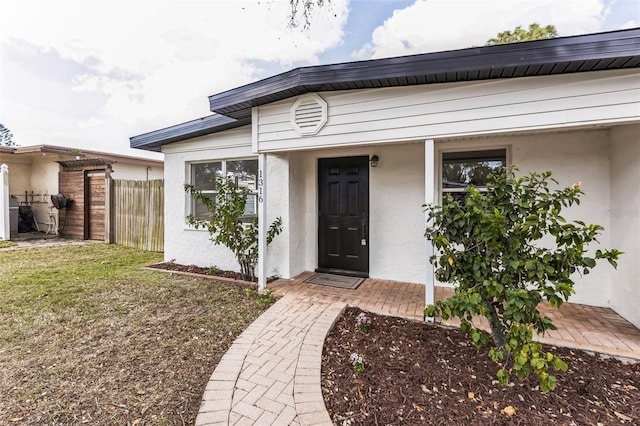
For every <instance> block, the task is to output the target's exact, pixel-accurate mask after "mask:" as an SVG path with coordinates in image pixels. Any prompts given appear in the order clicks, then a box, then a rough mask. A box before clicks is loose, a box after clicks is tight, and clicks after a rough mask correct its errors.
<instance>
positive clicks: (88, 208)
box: [85, 170, 106, 241]
mask: <svg viewBox="0 0 640 426" xmlns="http://www.w3.org/2000/svg"><path fill="white" fill-rule="evenodd" d="M86 173H87V174H86V179H85V182H86V186H87V188H86V191H85V214H86V221H85V224H86V228H85V231H86V236H85V238H86V239H87V240H100V241H104V234H105V232H104V230H105V198H106V197H105V190H106V188H105V179H106V173H105V172H104V171H103V170H100V171H87V172H86Z"/></svg>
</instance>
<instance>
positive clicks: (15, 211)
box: [9, 197, 20, 237]
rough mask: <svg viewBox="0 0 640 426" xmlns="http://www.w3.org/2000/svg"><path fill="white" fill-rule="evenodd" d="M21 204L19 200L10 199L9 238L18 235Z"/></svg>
mask: <svg viewBox="0 0 640 426" xmlns="http://www.w3.org/2000/svg"><path fill="white" fill-rule="evenodd" d="M19 207H20V203H19V202H18V199H17V198H14V197H9V236H10V237H14V236H16V235H17V234H18V216H20V212H19Z"/></svg>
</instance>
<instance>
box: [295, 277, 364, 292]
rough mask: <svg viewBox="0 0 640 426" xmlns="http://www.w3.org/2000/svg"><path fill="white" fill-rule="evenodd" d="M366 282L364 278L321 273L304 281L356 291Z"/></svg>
mask: <svg viewBox="0 0 640 426" xmlns="http://www.w3.org/2000/svg"><path fill="white" fill-rule="evenodd" d="M364 280H365V279H364V278H358V277H346V276H344V275H335V274H324V273H320V274H314V275H312V276H310V277H309V278H307V279H306V280H304V282H305V283H311V284H320V285H327V286H330V287H338V288H347V289H350V290H355V289H356V288H358V286H359V285H360V284H362V282H363V281H364Z"/></svg>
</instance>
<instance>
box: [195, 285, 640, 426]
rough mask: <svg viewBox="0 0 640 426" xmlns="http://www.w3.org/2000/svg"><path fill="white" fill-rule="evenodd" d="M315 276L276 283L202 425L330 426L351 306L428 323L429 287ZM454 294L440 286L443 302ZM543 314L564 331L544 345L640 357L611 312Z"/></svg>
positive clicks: (205, 408) (222, 370)
mask: <svg viewBox="0 0 640 426" xmlns="http://www.w3.org/2000/svg"><path fill="white" fill-rule="evenodd" d="M309 275H311V273H305V274H302V275H301V276H299V277H297V279H296V280H293V281H286V280H281V281H278V282H276V283H273V284H271V285H270V288H271V289H272V290H274V291H275V292H276V294H279V295H283V297H282V298H281V299H280V300H278V301H277V302H276V303H275V304H274V305H273V306H272V307H271V308H269V309H268V310H267V311H266V312H265V313H264V314H263V315H261V316H260V317H259V318H258V319H257V320H256V321H254V322H253V323H252V324H251V325H250V326H249V327H248V328H247V329H246V330H245V331H244V332H243V333H242V334H241V335H240V337H239V338H238V339H237V340H236V341H235V342H234V343H233V344H232V346H231V348H230V349H229V351H227V353H226V354H225V355H224V357H223V358H222V360H221V361H220V363H219V364H218V366H217V367H216V369H215V371H214V372H213V374H212V375H211V378H210V379H209V383H208V385H207V387H206V390H205V393H204V396H203V401H202V405H201V407H200V413H199V414H198V417H197V419H196V425H254V424H257V425H331V424H332V423H331V419H330V418H329V415H328V413H327V411H326V408H325V405H324V400H323V397H322V389H321V383H320V380H321V377H320V373H321V365H322V347H323V344H324V339H325V337H326V335H327V334H328V333H329V331H330V330H331V327H332V326H333V324H334V322H335V321H336V320H337V319H338V317H339V316H340V314H341V313H342V311H343V310H344V308H345V307H346V306H347V305H351V306H358V307H360V308H362V309H363V310H367V311H370V312H374V313H377V314H383V315H395V316H401V317H405V318H410V319H416V320H422V312H423V309H424V287H423V286H422V285H417V284H407V283H397V282H391V281H385V280H372V279H368V280H366V281H365V282H364V283H362V285H361V286H360V287H359V288H358V289H357V290H344V289H337V288H331V287H325V286H319V285H313V284H307V283H304V282H303V281H304V279H306V278H307V277H308V276H309ZM450 292H451V290H450V289H446V288H436V299H440V298H443V297H447V296H448V295H449V294H450ZM540 309H541V310H543V311H545V314H547V315H549V316H551V317H552V318H553V319H554V322H555V323H556V325H558V326H559V330H558V331H556V332H553V333H548V334H547V336H546V337H545V338H543V339H539V340H543V341H545V342H547V343H551V344H556V345H559V346H569V347H576V348H580V349H586V350H593V351H598V352H603V353H608V354H613V355H618V356H626V357H631V358H636V359H640V330H638V329H637V328H636V327H634V326H633V325H632V324H630V323H628V322H627V321H625V320H624V319H622V318H620V317H619V316H618V315H617V314H616V313H615V312H613V311H612V310H611V309H606V308H595V307H591V306H585V305H574V304H565V305H563V306H562V308H561V309H560V310H557V309H552V308H550V307H549V306H544V305H543V306H541V308H540ZM448 323H449V324H451V325H455V322H453V321H451V322H448ZM485 325H486V324H485Z"/></svg>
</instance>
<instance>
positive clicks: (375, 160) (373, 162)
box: [369, 154, 380, 167]
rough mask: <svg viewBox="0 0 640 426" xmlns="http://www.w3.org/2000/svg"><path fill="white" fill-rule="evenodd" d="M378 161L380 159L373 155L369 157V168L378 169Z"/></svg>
mask: <svg viewBox="0 0 640 426" xmlns="http://www.w3.org/2000/svg"><path fill="white" fill-rule="evenodd" d="M378 160H380V158H378V156H377V155H375V154H373V156H371V159H370V160H369V162H370V163H371V167H378Z"/></svg>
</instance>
